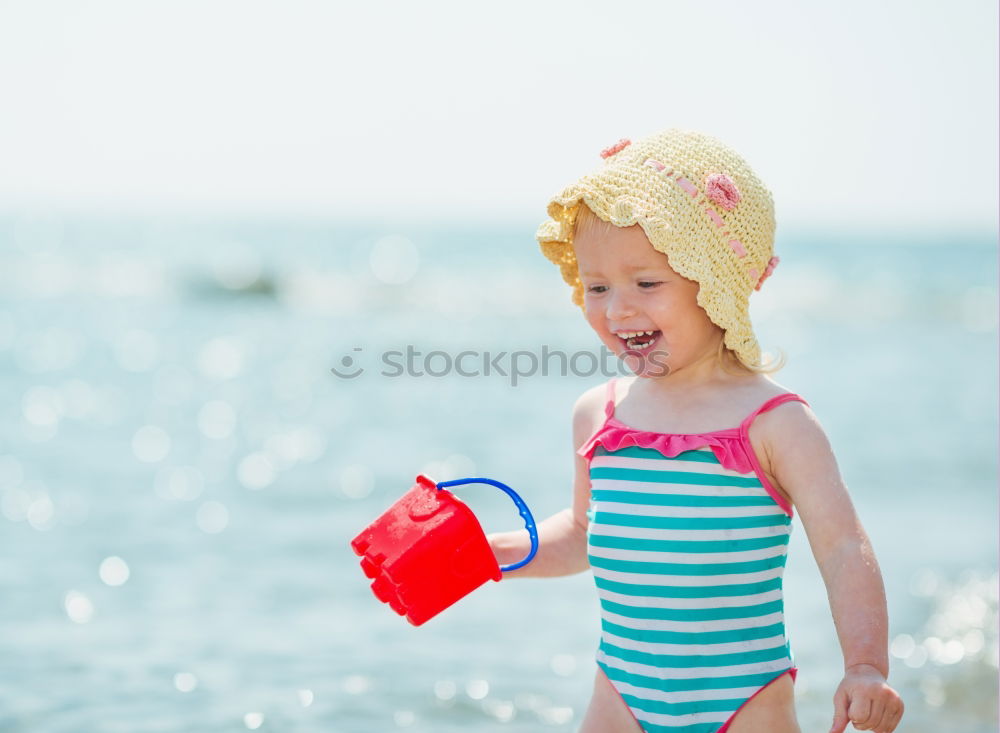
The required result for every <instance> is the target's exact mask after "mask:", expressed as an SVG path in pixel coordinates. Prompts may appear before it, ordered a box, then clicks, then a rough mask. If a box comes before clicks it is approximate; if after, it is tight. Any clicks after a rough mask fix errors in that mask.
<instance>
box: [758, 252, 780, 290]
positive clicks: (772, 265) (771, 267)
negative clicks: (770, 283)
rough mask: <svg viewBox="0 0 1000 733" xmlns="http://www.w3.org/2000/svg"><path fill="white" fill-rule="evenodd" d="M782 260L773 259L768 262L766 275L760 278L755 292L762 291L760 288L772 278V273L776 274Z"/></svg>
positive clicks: (765, 270)
mask: <svg viewBox="0 0 1000 733" xmlns="http://www.w3.org/2000/svg"><path fill="white" fill-rule="evenodd" d="M780 261H781V260H780V259H779V258H778V257H772V258H771V259H770V260H768V262H767V267H766V268H765V269H764V274H762V275H761V276H760V280H758V281H757V285H756V286H755V287H754V290H760V286H761V285H763V284H764V281H765V280H767V279H768V278H769V277H771V273H772V272H774V268H775V267H777V266H778V263H779V262H780Z"/></svg>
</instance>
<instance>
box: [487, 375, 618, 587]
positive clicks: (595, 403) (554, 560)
mask: <svg viewBox="0 0 1000 733" xmlns="http://www.w3.org/2000/svg"><path fill="white" fill-rule="evenodd" d="M603 395H604V386H603V385H599V386H598V387H595V388H593V389H590V390H587V391H586V392H584V393H583V394H582V395H581V396H580V398H579V399H578V400H577V401H576V404H575V405H574V406H573V459H574V464H573V465H574V478H573V506H572V507H571V508H567V509H563V510H562V511H561V512H557V513H556V514H553V515H552V516H551V517H549V518H548V519H546V520H545V521H543V522H541V523H539V525H538V554H537V555H535V558H534V559H533V560H532V561H531V562H530V563H528V564H527V565H525V566H524V567H522V568H518V569H517V570H511V571H509V572H506V573H504V574H503V577H504V578H551V577H556V576H560V575H572V574H574V573H580V572H583V571H584V570H586V569H587V568H588V567H590V562H589V561H588V559H587V510H588V508H589V506H590V470H589V466H588V465H587V461H586V460H585V459H584V458H581V457H580V456H578V455H577V454H576V451H577V450H578V449H579V448H580V446H582V445H583V444H584V442H586V440H587V439H588V438H590V436H591V435H592V434H593V431H594V430H596V428H597V423H596V420H597V419H598V416H599V415H603V404H604V403H603ZM486 538H487V540H489V543H490V546H491V547H492V548H493V553H494V554H495V555H496V557H497V561H498V562H499V563H500V564H501V565H506V564H509V563H512V562H517V561H518V560H520V559H521V558H523V557H524V556H525V555H527V554H528V549H529V548H530V547H531V542H530V540H529V539H528V533H527V532H526V531H524V530H518V531H514V532H498V533H494V534H490V535H487V537H486Z"/></svg>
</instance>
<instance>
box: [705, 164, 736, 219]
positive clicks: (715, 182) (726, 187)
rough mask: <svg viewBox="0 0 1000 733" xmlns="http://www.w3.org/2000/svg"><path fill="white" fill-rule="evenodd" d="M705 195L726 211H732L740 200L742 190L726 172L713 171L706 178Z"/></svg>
mask: <svg viewBox="0 0 1000 733" xmlns="http://www.w3.org/2000/svg"><path fill="white" fill-rule="evenodd" d="M705 195H706V196H708V198H709V199H711V200H712V201H714V202H715V203H717V204H718V205H719V206H721V207H722V208H723V209H725V210H726V211H732V210H733V209H734V208H735V207H736V204H738V203H739V201H740V198H741V197H740V190H739V189H738V188H736V184H735V183H733V179H732V178H730V177H729V176H727V175H726V174H725V173H712V174H710V175H709V176H707V177H706V178H705Z"/></svg>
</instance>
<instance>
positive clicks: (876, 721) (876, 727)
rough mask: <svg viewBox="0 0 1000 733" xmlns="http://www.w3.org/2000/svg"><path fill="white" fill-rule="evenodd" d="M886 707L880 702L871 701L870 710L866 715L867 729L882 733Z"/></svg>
mask: <svg viewBox="0 0 1000 733" xmlns="http://www.w3.org/2000/svg"><path fill="white" fill-rule="evenodd" d="M887 714H888V713H887V707H886V704H885V703H884V702H882V701H881V700H872V708H871V710H870V711H869V713H868V727H869V728H870V729H871V730H873V731H875V732H876V733H882V726H883V725H884V723H883V721H884V720H885V717H886V715H887Z"/></svg>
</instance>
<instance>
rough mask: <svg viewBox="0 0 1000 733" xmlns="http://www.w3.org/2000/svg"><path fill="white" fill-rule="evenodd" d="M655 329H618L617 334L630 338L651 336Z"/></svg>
mask: <svg viewBox="0 0 1000 733" xmlns="http://www.w3.org/2000/svg"><path fill="white" fill-rule="evenodd" d="M654 333H656V332H655V331H619V332H618V335H619V336H620V337H621V338H623V339H631V338H635V337H636V336H652V335H653V334H654Z"/></svg>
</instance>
